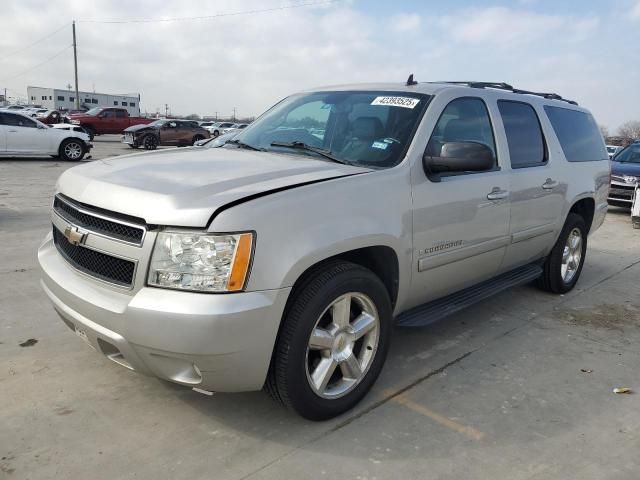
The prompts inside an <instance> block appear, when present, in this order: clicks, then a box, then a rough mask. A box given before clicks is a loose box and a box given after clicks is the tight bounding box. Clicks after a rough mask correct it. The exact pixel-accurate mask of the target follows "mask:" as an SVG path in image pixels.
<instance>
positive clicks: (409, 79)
mask: <svg viewBox="0 0 640 480" xmlns="http://www.w3.org/2000/svg"><path fill="white" fill-rule="evenodd" d="M417 84H418V82H416V81H415V80H414V79H413V73H412V74H411V75H409V78H407V87H411V86H413V85H417Z"/></svg>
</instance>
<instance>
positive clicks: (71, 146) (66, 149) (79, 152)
mask: <svg viewBox="0 0 640 480" xmlns="http://www.w3.org/2000/svg"><path fill="white" fill-rule="evenodd" d="M84 154H85V145H84V143H83V142H82V141H81V140H77V139H75V138H67V139H66V140H64V141H63V142H62V143H61V144H60V158H62V160H66V161H67V162H78V161H80V160H82V157H84Z"/></svg>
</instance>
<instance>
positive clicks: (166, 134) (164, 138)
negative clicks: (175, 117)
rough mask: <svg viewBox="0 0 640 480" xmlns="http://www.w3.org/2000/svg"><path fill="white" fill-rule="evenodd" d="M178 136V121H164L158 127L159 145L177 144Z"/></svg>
mask: <svg viewBox="0 0 640 480" xmlns="http://www.w3.org/2000/svg"><path fill="white" fill-rule="evenodd" d="M179 138H180V129H179V128H178V122H176V121H171V122H168V123H165V124H164V125H163V126H162V128H161V129H160V145H177V144H178V140H179Z"/></svg>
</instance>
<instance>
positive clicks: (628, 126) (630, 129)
mask: <svg viewBox="0 0 640 480" xmlns="http://www.w3.org/2000/svg"><path fill="white" fill-rule="evenodd" d="M618 135H620V136H621V137H628V138H633V139H636V138H640V120H630V121H628V122H625V123H623V124H622V125H621V126H620V128H618Z"/></svg>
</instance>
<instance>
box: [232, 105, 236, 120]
mask: <svg viewBox="0 0 640 480" xmlns="http://www.w3.org/2000/svg"><path fill="white" fill-rule="evenodd" d="M233 121H234V122H235V121H236V107H233Z"/></svg>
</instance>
